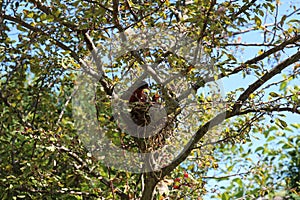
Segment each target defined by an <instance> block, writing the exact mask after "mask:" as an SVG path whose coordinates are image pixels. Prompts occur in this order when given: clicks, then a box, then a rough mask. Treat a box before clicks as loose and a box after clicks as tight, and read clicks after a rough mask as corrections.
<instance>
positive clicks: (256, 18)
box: [254, 16, 261, 28]
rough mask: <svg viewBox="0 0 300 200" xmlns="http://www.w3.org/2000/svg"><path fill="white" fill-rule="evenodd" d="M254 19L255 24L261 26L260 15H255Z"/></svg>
mask: <svg viewBox="0 0 300 200" xmlns="http://www.w3.org/2000/svg"><path fill="white" fill-rule="evenodd" d="M254 20H255V24H256V25H257V27H259V28H260V27H261V19H260V18H259V17H258V16H255V17H254Z"/></svg>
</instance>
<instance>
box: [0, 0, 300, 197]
mask: <svg viewBox="0 0 300 200" xmlns="http://www.w3.org/2000/svg"><path fill="white" fill-rule="evenodd" d="M297 6H298V4H296V3H293V2H290V4H288V5H287V4H286V2H284V3H282V2H280V1H279V0H277V1H276V2H274V1H271V0H266V1H259V0H251V1H250V0H243V1H232V0H228V1H226V0H224V1H216V0H201V1H200V0H192V1H187V0H186V1H173V0H141V1H138V0H110V1H92V0H72V1H61V0H48V1H46V0H15V1H11V0H3V1H1V2H0V9H1V12H0V32H1V34H0V40H1V43H0V61H1V65H0V100H1V101H0V111H1V114H0V116H1V121H0V144H1V145H0V155H1V156H0V172H1V173H0V197H1V199H18V198H20V199H21V198H26V199H134V198H141V199H151V198H152V196H153V198H156V199H167V198H169V199H181V198H182V199H183V198H185V197H187V198H190V199H202V198H205V197H206V195H208V196H210V197H212V196H213V197H215V198H220V199H238V198H244V199H254V198H259V197H264V196H267V195H269V197H270V198H272V197H274V195H276V194H277V192H278V191H282V190H286V191H288V192H287V194H286V195H291V196H292V195H293V197H294V198H297V194H298V195H299V176H298V177H297V175H299V173H298V172H299V171H297V170H299V156H297V155H299V152H298V149H297V148H298V147H299V124H296V123H295V124H293V125H290V124H289V122H288V118H285V115H287V113H291V115H289V116H290V118H291V116H292V117H293V118H296V117H297V118H299V114H300V103H299V102H300V99H299V97H300V92H299V91H300V90H299V84H298V85H297V82H296V81H297V80H298V79H299V73H300V64H299V59H300V51H299V41H300V33H299V24H300V23H299V19H298V18H297V16H298V15H299V12H300V11H299V8H298V7H297ZM285 10H287V11H285ZM149 27H155V28H160V29H167V30H177V31H180V32H181V33H184V34H185V35H186V36H188V37H190V38H193V39H194V40H195V41H196V42H197V44H198V45H199V46H202V47H203V51H204V52H205V54H207V55H208V56H209V58H211V60H212V61H213V62H214V66H215V67H216V70H215V74H212V75H210V76H211V77H210V80H211V82H214V81H219V82H222V81H223V83H224V87H225V88H226V90H225V93H226V94H224V97H223V98H222V101H221V102H218V103H219V104H222V106H221V107H220V108H221V109H220V110H218V114H217V115H213V112H214V106H215V104H213V103H212V99H213V96H209V95H208V96H207V97H206V98H204V97H203V94H201V92H200V91H201V89H202V88H203V87H204V86H205V85H206V84H208V83H209V82H210V81H208V80H206V81H204V80H203V74H202V73H203V72H202V71H201V70H197V66H192V65H191V63H187V62H186V61H185V60H184V59H183V58H181V57H178V56H176V55H173V54H170V53H168V52H166V51H164V49H160V48H157V49H151V50H149V49H142V50H140V51H131V52H126V53H125V54H123V55H122V56H120V57H119V58H118V59H116V60H114V62H111V63H105V64H104V65H103V69H104V70H103V76H102V77H101V78H100V80H99V84H98V85H97V93H96V95H95V96H96V98H95V102H91V104H92V105H93V106H94V107H95V108H96V109H97V120H98V122H99V124H100V125H101V127H102V128H103V129H105V130H108V131H107V133H106V134H107V135H108V137H109V138H110V139H111V140H112V142H113V143H114V144H116V145H119V146H122V145H123V148H124V149H125V150H128V151H132V152H146V151H150V149H147V148H145V147H144V146H145V145H144V144H147V145H150V146H151V148H152V149H155V148H159V146H158V145H161V144H166V143H167V142H166V141H167V139H168V138H172V137H173V135H176V134H180V133H181V134H182V133H185V134H182V135H180V137H182V140H185V139H186V138H185V137H184V136H185V135H186V134H187V132H184V131H183V130H184V129H183V128H182V127H176V123H178V122H179V121H180V119H179V118H177V117H178V116H180V114H181V109H180V106H178V105H177V104H176V103H175V104H174V100H175V99H176V98H174V96H172V93H171V92H170V90H168V91H166V90H164V88H163V87H161V86H159V84H153V86H152V88H151V90H152V92H153V94H154V93H155V92H158V91H160V92H161V93H162V97H163V98H162V100H161V101H160V103H161V104H162V105H164V106H165V107H167V108H168V112H167V114H168V119H169V121H168V127H167V128H165V129H164V131H163V132H162V134H161V135H158V136H155V137H152V138H150V139H149V140H146V141H139V140H136V139H135V138H133V137H131V136H128V135H126V134H125V133H124V132H123V131H122V130H120V128H119V127H118V124H117V123H115V121H114V119H113V117H112V108H111V107H112V105H111V104H112V103H111V98H112V94H113V90H114V86H116V85H117V84H121V83H122V81H124V79H123V78H124V77H123V76H121V75H122V74H125V73H128V74H127V75H128V77H130V76H132V77H135V76H138V75H140V74H142V65H143V64H145V63H147V62H149V63H151V62H152V63H153V62H154V61H153V60H155V62H161V63H163V62H164V63H165V65H166V66H169V68H170V69H172V70H176V71H177V72H180V73H181V74H182V76H183V78H182V80H184V81H185V80H187V81H188V82H189V84H190V85H191V86H192V89H193V90H195V94H196V98H195V99H196V102H197V113H198V116H197V117H191V118H190V121H189V124H193V125H197V127H196V128H195V129H192V128H191V129H188V128H189V127H186V130H190V132H193V134H194V133H195V135H194V137H192V138H190V139H189V141H187V146H186V148H185V149H184V152H182V153H181V154H180V155H179V156H178V157H177V158H176V159H175V160H174V161H173V162H172V163H171V164H170V165H168V166H164V167H163V168H162V169H161V170H160V171H154V172H148V173H142V174H135V173H131V172H127V171H120V170H117V169H115V168H113V167H107V166H106V165H104V163H103V162H101V161H100V160H99V159H97V158H96V157H95V156H94V155H93V154H91V152H90V151H89V150H88V149H87V148H86V146H85V145H84V142H85V141H83V140H82V138H79V136H78V129H77V127H76V124H75V121H76V120H75V118H74V115H73V114H74V109H75V108H74V107H73V106H72V103H71V101H72V99H73V97H74V95H75V93H76V89H75V88H76V86H77V85H78V82H77V79H76V77H77V74H78V72H79V71H85V72H87V73H88V74H90V75H93V70H92V68H89V66H87V65H85V63H84V58H85V57H86V56H87V55H90V54H91V53H92V52H93V51H94V50H95V46H98V47H101V48H100V49H103V51H104V53H107V52H105V50H106V47H105V44H107V43H106V42H108V41H110V40H111V39H112V38H113V36H114V35H116V33H122V32H125V33H126V31H133V30H136V31H140V30H142V29H145V28H149ZM195 68H196V69H195ZM166 73H167V75H168V73H170V71H167V72H166ZM128 77H127V79H126V81H125V82H126V84H132V80H131V79H130V78H128ZM98 78H99V77H98ZM180 83H181V82H180V81H179V82H177V83H176V82H173V83H172V84H180ZM232 83H235V84H232ZM227 85H229V87H226V86H227ZM228 88H229V89H228ZM153 94H152V95H153ZM78 112H80V111H78ZM81 114H84V113H81ZM221 118H222V119H221ZM220 119H221V120H220ZM267 120H269V121H270V123H267V122H266V121H267ZM189 124H188V125H189ZM288 133H289V134H290V135H288ZM190 134H192V133H190ZM297 134H298V135H297ZM261 135H263V136H264V137H262V136H261ZM255 137H258V138H259V137H261V138H264V140H265V141H266V144H265V145H264V146H261V145H258V146H255V145H256V144H254V143H253V141H255V140H254V139H253V138H255ZM186 140H187V139H186ZM156 141H160V142H156ZM163 142H165V143H163ZM257 142H258V143H260V141H259V140H257ZM245 144H246V145H245ZM275 147H276V148H275ZM254 155H257V156H258V157H259V159H254V157H255V156H254ZM295 166H296V168H295ZM297 167H298V168H297ZM294 169H296V171H294ZM297 173H298V174H297ZM210 180H215V182H214V183H215V184H217V181H223V180H229V181H227V182H226V184H228V185H227V186H226V187H225V186H220V185H222V184H220V185H218V186H216V187H212V186H210V185H209V184H208V183H209V182H210ZM297 181H298V182H297ZM297 184H298V185H297ZM222 187H223V188H222ZM297 187H298V188H297ZM210 197H209V198H210Z"/></svg>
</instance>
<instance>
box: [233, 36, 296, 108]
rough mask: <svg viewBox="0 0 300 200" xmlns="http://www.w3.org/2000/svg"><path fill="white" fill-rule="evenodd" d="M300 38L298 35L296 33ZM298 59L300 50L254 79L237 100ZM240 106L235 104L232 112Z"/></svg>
mask: <svg viewBox="0 0 300 200" xmlns="http://www.w3.org/2000/svg"><path fill="white" fill-rule="evenodd" d="M298 37H299V38H300V35H298ZM299 59H300V51H298V52H297V53H296V54H294V55H293V56H291V57H290V58H288V59H286V60H284V61H283V62H281V63H280V64H278V65H277V66H276V67H274V68H273V69H272V70H271V71H269V72H267V73H266V74H265V75H263V76H262V77H261V78H260V79H258V80H257V81H255V82H254V83H253V84H251V85H250V86H249V87H248V88H247V89H246V90H245V91H244V93H242V94H241V95H240V97H239V98H238V100H237V101H238V102H242V103H243V102H244V101H245V100H246V99H247V98H248V97H249V95H250V94H251V93H253V92H254V91H255V90H256V89H258V88H259V87H260V86H262V85H263V84H264V83H266V82H267V81H268V80H270V79H271V78H273V77H274V76H275V75H276V74H279V73H280V72H281V71H282V70H283V69H285V68H286V67H288V66H289V65H291V64H293V63H295V62H297V61H298V60H299ZM241 107H242V105H241V104H235V105H234V106H233V109H232V113H235V112H238V111H239V109H240V108H241Z"/></svg>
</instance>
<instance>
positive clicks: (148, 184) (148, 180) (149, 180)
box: [141, 173, 158, 200]
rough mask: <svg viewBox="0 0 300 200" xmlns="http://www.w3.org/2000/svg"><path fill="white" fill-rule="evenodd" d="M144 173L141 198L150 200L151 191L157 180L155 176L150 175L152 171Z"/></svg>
mask: <svg viewBox="0 0 300 200" xmlns="http://www.w3.org/2000/svg"><path fill="white" fill-rule="evenodd" d="M144 175H145V179H144V182H145V184H144V185H145V187H144V191H143V193H142V198H141V200H152V197H153V192H154V189H155V186H156V184H157V182H158V180H157V178H156V177H153V176H151V175H152V173H149V174H148V173H146V174H144Z"/></svg>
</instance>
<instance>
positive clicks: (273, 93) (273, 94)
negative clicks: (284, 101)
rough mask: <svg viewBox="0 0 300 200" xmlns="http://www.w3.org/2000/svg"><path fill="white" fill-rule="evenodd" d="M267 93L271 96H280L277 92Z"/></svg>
mask: <svg viewBox="0 0 300 200" xmlns="http://www.w3.org/2000/svg"><path fill="white" fill-rule="evenodd" d="M269 95H270V96H271V97H279V96H280V95H279V94H277V93H276V92H270V93H269Z"/></svg>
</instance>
